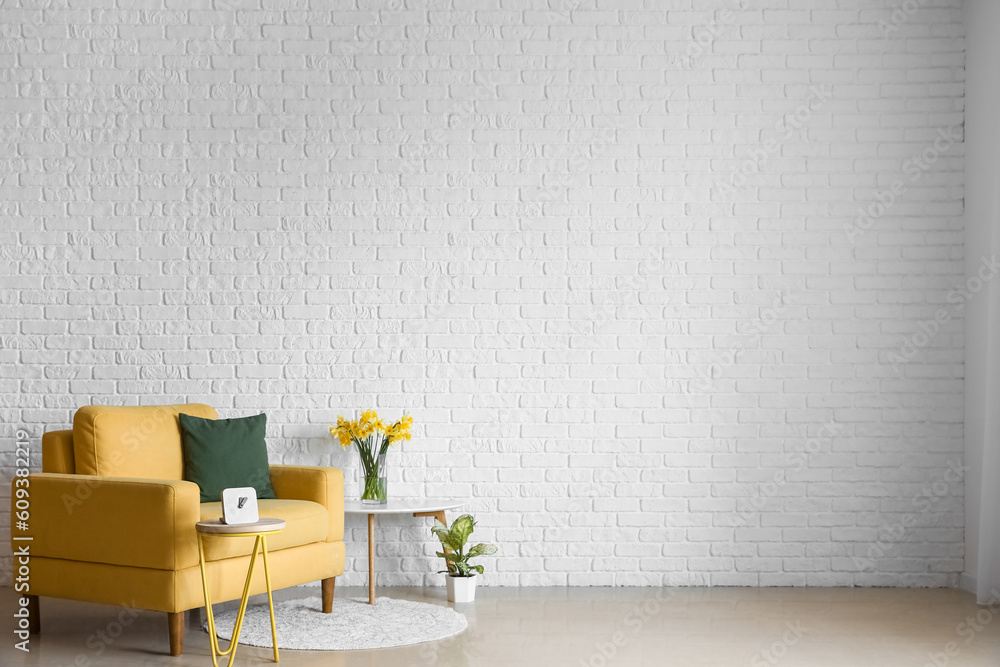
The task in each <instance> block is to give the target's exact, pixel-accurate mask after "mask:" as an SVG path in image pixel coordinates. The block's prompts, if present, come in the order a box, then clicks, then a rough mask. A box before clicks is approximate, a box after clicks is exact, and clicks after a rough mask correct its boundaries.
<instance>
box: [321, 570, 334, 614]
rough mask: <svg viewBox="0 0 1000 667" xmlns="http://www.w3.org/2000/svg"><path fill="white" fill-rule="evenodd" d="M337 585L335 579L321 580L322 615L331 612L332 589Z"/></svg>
mask: <svg viewBox="0 0 1000 667" xmlns="http://www.w3.org/2000/svg"><path fill="white" fill-rule="evenodd" d="M336 584H337V577H330V578H329V579H324V580H323V613H324V614H329V613H331V612H332V611H333V588H334V586H336Z"/></svg>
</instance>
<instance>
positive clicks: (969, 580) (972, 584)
mask: <svg viewBox="0 0 1000 667" xmlns="http://www.w3.org/2000/svg"><path fill="white" fill-rule="evenodd" d="M958 587H959V588H961V589H962V590H963V591H969V592H970V593H975V592H976V578H975V577H974V576H972V575H971V574H969V573H968V572H963V573H962V574H961V575H960V576H959V577H958Z"/></svg>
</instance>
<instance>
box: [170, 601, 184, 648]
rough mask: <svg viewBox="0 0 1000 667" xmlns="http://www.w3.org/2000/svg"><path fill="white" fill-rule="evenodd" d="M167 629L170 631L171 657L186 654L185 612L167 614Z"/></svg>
mask: <svg viewBox="0 0 1000 667" xmlns="http://www.w3.org/2000/svg"><path fill="white" fill-rule="evenodd" d="M167 627H168V629H169V631H170V655H173V656H177V655H181V654H182V653H184V612H183V611H179V612H177V613H176V614H174V613H171V612H167Z"/></svg>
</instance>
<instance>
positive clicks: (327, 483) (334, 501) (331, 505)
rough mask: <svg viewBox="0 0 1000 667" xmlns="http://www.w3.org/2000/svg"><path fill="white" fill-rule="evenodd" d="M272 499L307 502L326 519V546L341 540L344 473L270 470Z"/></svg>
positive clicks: (295, 468) (312, 469) (317, 469)
mask: <svg viewBox="0 0 1000 667" xmlns="http://www.w3.org/2000/svg"><path fill="white" fill-rule="evenodd" d="M271 486H272V487H274V495H276V496H277V497H278V498H282V499H285V500H311V501H312V502H314V503H319V504H320V505H322V506H323V507H325V508H326V512H327V514H328V515H329V516H330V531H329V532H328V533H327V536H326V541H327V542H340V541H341V540H343V539H344V473H343V472H341V471H340V470H339V469H337V468H323V467H320V466H280V465H273V466H271Z"/></svg>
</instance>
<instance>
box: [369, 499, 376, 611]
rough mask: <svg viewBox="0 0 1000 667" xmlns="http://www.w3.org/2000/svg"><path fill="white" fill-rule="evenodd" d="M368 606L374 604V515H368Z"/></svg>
mask: <svg viewBox="0 0 1000 667" xmlns="http://www.w3.org/2000/svg"><path fill="white" fill-rule="evenodd" d="M368 604H375V515H374V514H369V515H368Z"/></svg>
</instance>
